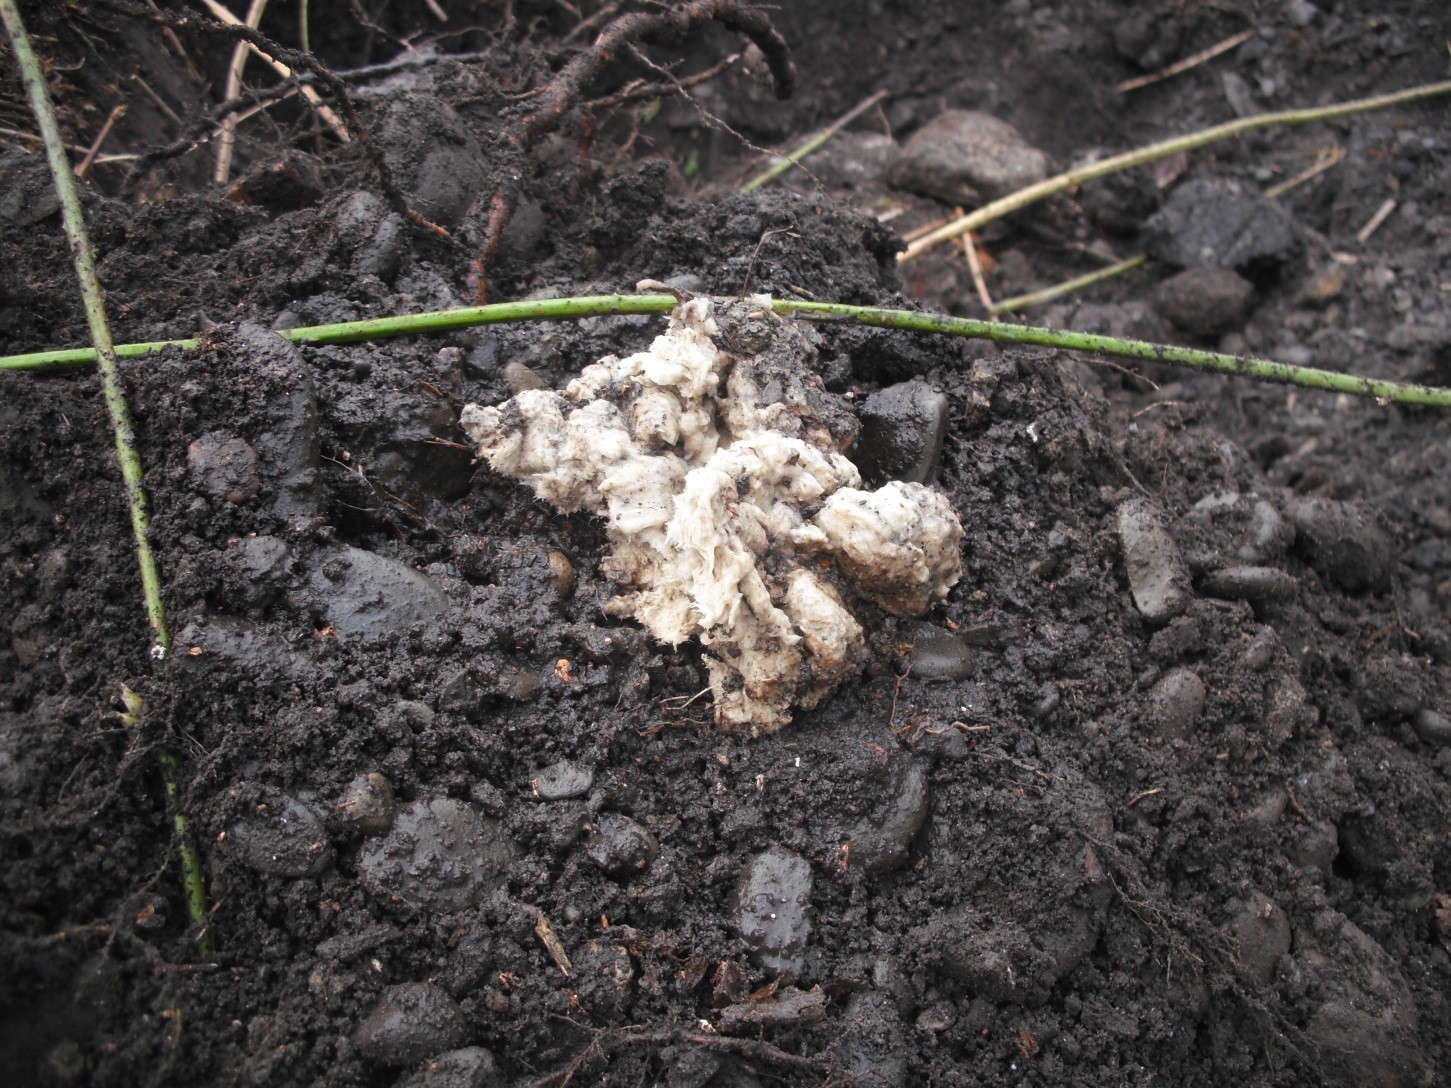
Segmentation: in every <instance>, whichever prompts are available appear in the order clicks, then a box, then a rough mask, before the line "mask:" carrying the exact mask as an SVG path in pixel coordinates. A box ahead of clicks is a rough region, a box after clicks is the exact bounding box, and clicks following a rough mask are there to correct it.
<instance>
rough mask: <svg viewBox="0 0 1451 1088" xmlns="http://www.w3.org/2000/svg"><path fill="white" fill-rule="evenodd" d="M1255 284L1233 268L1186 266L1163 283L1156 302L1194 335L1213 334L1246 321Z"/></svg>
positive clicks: (1156, 306)
mask: <svg viewBox="0 0 1451 1088" xmlns="http://www.w3.org/2000/svg"><path fill="white" fill-rule="evenodd" d="M1254 291H1255V289H1254V284H1252V283H1250V282H1249V281H1248V280H1247V279H1245V278H1244V277H1243V276H1241V275H1239V273H1237V272H1235V271H1233V270H1232V269H1229V268H1213V267H1210V268H1186V269H1185V270H1184V271H1182V272H1180V273H1178V274H1177V275H1174V276H1171V277H1170V278H1169V279H1167V280H1165V281H1164V282H1163V283H1161V284H1159V286H1158V288H1156V289H1155V291H1154V306H1155V308H1156V309H1157V310H1158V311H1159V313H1161V314H1163V315H1164V316H1165V317H1167V318H1168V319H1169V320H1170V321H1172V322H1173V323H1174V324H1175V325H1177V326H1179V328H1181V329H1183V330H1184V331H1185V332H1187V333H1189V334H1190V335H1192V336H1202V337H1213V336H1219V335H1221V334H1222V333H1226V332H1229V331H1230V330H1231V329H1237V328H1239V327H1240V326H1241V325H1243V324H1244V319H1245V316H1246V315H1247V314H1248V313H1249V308H1250V303H1251V302H1252V301H1253V300H1254Z"/></svg>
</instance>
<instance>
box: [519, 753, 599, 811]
mask: <svg viewBox="0 0 1451 1088" xmlns="http://www.w3.org/2000/svg"><path fill="white" fill-rule="evenodd" d="M594 781H595V772H594V768H593V767H588V766H585V765H584V764H582V763H576V762H574V761H573V760H571V759H561V760H560V761H559V762H557V763H551V764H550V765H549V766H548V767H545V768H544V769H543V770H541V771H539V772H538V773H537V774H536V775H535V776H534V777H533V778H532V779H531V780H530V783H529V784H530V786H531V787H532V788H533V790H534V792H535V794H536V795H538V797H539V799H540V800H541V801H567V800H569V799H570V798H573V797H583V796H584V795H585V794H587V793H588V792H589V791H590V787H591V786H593V785H594Z"/></svg>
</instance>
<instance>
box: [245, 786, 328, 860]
mask: <svg viewBox="0 0 1451 1088" xmlns="http://www.w3.org/2000/svg"><path fill="white" fill-rule="evenodd" d="M227 842H228V843H230V845H231V847H232V849H233V850H234V851H236V853H237V855H238V857H239V858H240V859H241V860H242V861H243V862H245V863H246V864H247V865H249V866H251V867H252V868H253V869H256V870H257V871H258V872H259V873H268V874H271V875H272V876H287V877H300V876H316V875H317V874H318V873H320V872H322V871H323V870H324V869H326V868H327V867H328V865H330V864H331V863H332V860H333V849H332V846H331V845H329V843H328V839H327V830H326V828H324V826H323V821H322V818H321V817H320V816H318V814H317V813H316V812H315V811H313V809H312V808H311V807H310V806H308V805H305V804H303V803H302V802H301V801H299V800H297V799H296V798H293V797H284V796H274V797H272V798H270V799H269V800H268V802H267V803H265V804H263V805H259V806H258V810H257V811H256V812H255V813H254V814H253V815H252V816H249V817H248V818H246V819H244V820H240V821H238V822H237V823H236V824H234V825H232V827H230V828H228V830H227Z"/></svg>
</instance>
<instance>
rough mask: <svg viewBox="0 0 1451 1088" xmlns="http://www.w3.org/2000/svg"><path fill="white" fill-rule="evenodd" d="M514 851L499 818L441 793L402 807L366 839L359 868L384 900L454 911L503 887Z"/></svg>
mask: <svg viewBox="0 0 1451 1088" xmlns="http://www.w3.org/2000/svg"><path fill="white" fill-rule="evenodd" d="M513 856H514V846H513V843H512V842H511V841H510V840H509V838H508V836H507V834H506V833H505V831H504V828H503V826H502V825H501V824H500V823H499V822H498V821H497V820H491V819H487V818H485V817H483V816H480V815H479V814H478V812H477V811H476V810H475V809H474V807H473V806H472V805H467V804H464V803H463V802H462V801H455V800H453V799H452V798H449V797H439V798H435V799H434V800H431V801H415V802H413V803H412V804H411V805H406V806H404V807H403V808H402V809H401V810H399V812H398V815H397V818H396V819H395V820H394V821H393V827H392V829H391V830H390V831H389V832H388V834H387V835H384V836H382V837H380V838H375V839H369V840H368V841H367V842H366V843H365V844H364V846H363V849H362V851H361V852H360V853H359V855H358V873H359V876H360V877H361V878H362V882H363V886H364V887H365V888H367V889H368V891H370V892H371V893H373V894H374V895H375V896H377V897H379V898H380V899H382V900H384V901H385V902H395V901H397V902H402V903H406V904H408V905H410V906H414V907H421V908H423V909H426V910H432V911H442V912H450V913H451V912H455V911H461V910H468V909H469V908H470V907H474V906H477V905H478V903H479V902H481V901H482V900H483V898H484V897H485V896H486V895H487V894H488V893H489V892H491V891H493V890H494V889H495V888H498V887H500V886H501V885H502V884H503V883H504V881H505V879H506V876H505V873H506V871H507V867H508V864H509V862H510V861H511V860H512V858H513Z"/></svg>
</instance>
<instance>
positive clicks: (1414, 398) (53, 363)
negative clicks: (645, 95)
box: [0, 295, 1451, 408]
mask: <svg viewBox="0 0 1451 1088" xmlns="http://www.w3.org/2000/svg"><path fill="white" fill-rule="evenodd" d="M676 305H677V300H676V298H675V297H674V296H673V295H585V296H578V297H574V298H548V299H531V300H529V301H527V302H499V303H494V304H491V305H489V306H468V307H465V308H462V309H458V310H434V311H431V312H428V313H421V314H402V315H399V316H397V317H379V318H373V319H371V320H368V321H345V322H341V323H339V324H336V325H311V326H307V327H304V328H299V329H285V330H283V331H281V332H279V333H278V335H279V336H281V337H283V338H284V339H287V340H290V341H292V342H293V343H295V344H345V343H353V342H356V341H359V340H376V339H381V338H383V337H388V336H404V335H416V334H419V333H440V332H450V331H452V330H455V329H465V328H471V327H473V326H476V325H491V324H498V323H502V322H508V321H557V320H569V319H573V318H582V317H608V316H618V315H624V314H667V313H669V312H670V311H671V310H672V309H674V308H675V306H676ZM771 306H772V309H774V310H775V311H776V312H777V313H778V314H800V315H801V316H803V317H808V318H818V319H826V320H839V321H853V322H855V323H857V324H860V325H871V326H874V327H877V328H883V329H903V330H905V331H908V332H922V333H937V334H941V335H946V336H965V337H969V338H972V339H978V340H993V341H996V342H998V343H1000V344H1023V345H1028V346H1032V347H1044V348H1060V349H1065V350H1069V351H1086V352H1089V353H1091V354H1094V355H1112V356H1117V357H1118V358H1122V359H1140V360H1145V361H1148V362H1155V363H1167V364H1169V365H1171V366H1182V367H1188V368H1189V369H1191V370H1205V371H1212V372H1214V373H1218V374H1230V375H1234V376H1236V377H1242V378H1254V379H1256V380H1258V381H1268V382H1282V383H1285V384H1289V385H1298V386H1303V387H1304V388H1306V389H1323V390H1328V391H1330V392H1335V393H1349V394H1352V395H1354V396H1359V397H1374V398H1376V399H1377V400H1386V401H1394V402H1397V403H1400V404H1423V405H1431V406H1433V407H1439V408H1451V389H1437V388H1434V387H1432V386H1426V385H1414V384H1403V383H1400V382H1390V381H1381V380H1378V379H1373V378H1363V377H1359V376H1357V375H1355V374H1340V373H1336V372H1335V371H1331V370H1317V369H1315V368H1314V367H1308V366H1291V365H1289V364H1288V363H1277V362H1274V361H1273V360H1270V359H1256V358H1253V357H1251V356H1247V355H1223V354H1221V353H1219V352H1214V351H1200V350H1198V349H1197V348H1183V347H1174V346H1172V345H1169V344H1154V343H1150V342H1149V341H1147V340H1123V339H1119V338H1118V337H1113V336H1096V335H1092V334H1090V333H1082V332H1065V331H1063V330H1059V329H1045V328H1039V327H1037V326H1033V325H1008V324H1004V323H1002V322H998V321H979V320H975V319H972V318H966V317H947V316H946V315H943V314H931V313H921V312H918V311H915V310H887V309H882V308H880V307H876V306H848V305H845V304H843V303H839V302H797V301H795V300H793V299H775V300H774V301H773V302H772V303H771ZM197 343H198V342H197V341H196V340H167V341H158V342H154V343H150V344H123V345H122V346H121V347H119V348H117V351H118V352H121V353H123V354H127V355H142V354H145V353H146V352H147V351H159V350H161V349H162V348H163V347H168V346H179V347H186V348H194V347H196V346H197ZM58 356H64V357H63V358H58ZM92 358H93V356H91V355H89V354H88V353H85V352H84V351H67V352H37V353H35V354H32V355H19V356H11V357H10V358H8V359H0V370H3V369H11V370H15V369H29V370H37V369H45V368H51V367H58V366H62V365H74V364H76V363H83V362H89V361H91V359H92ZM22 364H23V365H22Z"/></svg>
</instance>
